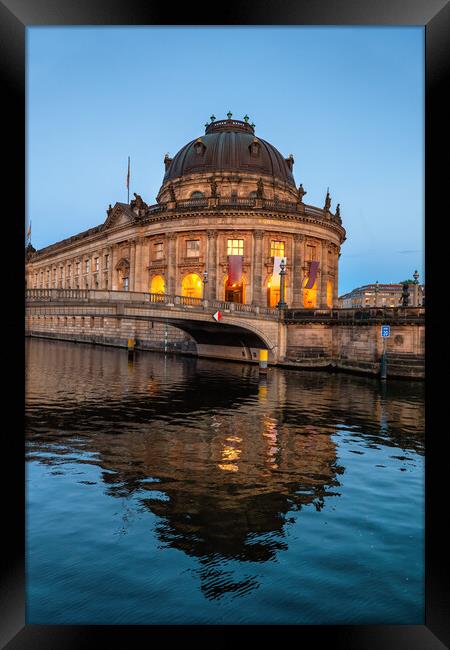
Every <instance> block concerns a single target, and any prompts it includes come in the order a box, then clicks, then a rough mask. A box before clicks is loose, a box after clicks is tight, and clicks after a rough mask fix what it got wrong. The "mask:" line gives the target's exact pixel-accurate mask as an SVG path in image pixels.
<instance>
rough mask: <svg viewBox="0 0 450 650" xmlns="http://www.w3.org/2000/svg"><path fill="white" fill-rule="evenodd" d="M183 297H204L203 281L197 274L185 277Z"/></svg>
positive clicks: (182, 284) (182, 289) (182, 286)
mask: <svg viewBox="0 0 450 650" xmlns="http://www.w3.org/2000/svg"><path fill="white" fill-rule="evenodd" d="M181 295H182V296H186V297H188V298H201V297H202V279H201V277H200V276H199V275H197V273H189V274H188V275H185V276H184V278H183V280H182V282H181Z"/></svg>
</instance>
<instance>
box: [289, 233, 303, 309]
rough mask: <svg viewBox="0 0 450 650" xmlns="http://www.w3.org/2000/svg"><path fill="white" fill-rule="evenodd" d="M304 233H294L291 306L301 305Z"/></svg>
mask: <svg viewBox="0 0 450 650" xmlns="http://www.w3.org/2000/svg"><path fill="white" fill-rule="evenodd" d="M304 241H305V235H300V234H295V235H294V257H293V260H292V279H291V282H292V307H303V296H302V293H303V289H302V282H303V270H302V262H303V244H304Z"/></svg>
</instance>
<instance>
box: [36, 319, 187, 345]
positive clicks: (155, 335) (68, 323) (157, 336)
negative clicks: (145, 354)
mask: <svg viewBox="0 0 450 650" xmlns="http://www.w3.org/2000/svg"><path fill="white" fill-rule="evenodd" d="M25 333H26V335H28V336H38V337H43V338H54V339H58V340H63V341H80V342H84V343H96V344H99V345H112V346H115V347H125V348H126V347H127V346H128V339H130V338H132V339H135V341H136V347H137V348H138V349H141V350H154V351H164V350H167V351H168V352H183V353H185V354H196V353H197V346H196V343H195V341H194V340H193V338H192V337H191V336H189V334H186V333H185V332H183V331H182V330H180V329H178V328H177V327H173V326H172V325H165V324H164V323H153V322H151V321H143V320H130V319H125V318H124V319H119V318H107V317H96V316H27V319H26V330H25Z"/></svg>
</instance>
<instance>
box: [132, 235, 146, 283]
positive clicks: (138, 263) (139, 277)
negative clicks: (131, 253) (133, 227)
mask: <svg viewBox="0 0 450 650" xmlns="http://www.w3.org/2000/svg"><path fill="white" fill-rule="evenodd" d="M143 245H144V239H143V237H137V238H136V254H135V258H134V266H135V270H134V290H135V291H147V287H144V283H143V275H144V268H143V262H142V248H143Z"/></svg>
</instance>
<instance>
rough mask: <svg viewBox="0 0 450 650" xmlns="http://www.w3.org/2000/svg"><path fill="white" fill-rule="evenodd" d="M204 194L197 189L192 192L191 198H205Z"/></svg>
mask: <svg viewBox="0 0 450 650" xmlns="http://www.w3.org/2000/svg"><path fill="white" fill-rule="evenodd" d="M204 196H205V195H204V194H203V192H198V191H195V192H192V194H191V199H203V197H204Z"/></svg>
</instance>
